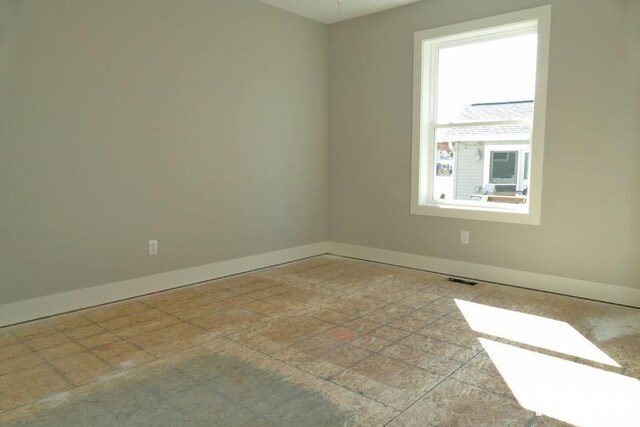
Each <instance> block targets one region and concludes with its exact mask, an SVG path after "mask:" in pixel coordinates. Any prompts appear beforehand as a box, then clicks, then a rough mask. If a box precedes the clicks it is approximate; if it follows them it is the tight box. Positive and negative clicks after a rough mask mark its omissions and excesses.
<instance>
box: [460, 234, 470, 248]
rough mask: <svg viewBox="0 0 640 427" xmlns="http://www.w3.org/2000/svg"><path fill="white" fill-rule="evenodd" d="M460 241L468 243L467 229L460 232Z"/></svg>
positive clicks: (464, 243)
mask: <svg viewBox="0 0 640 427" xmlns="http://www.w3.org/2000/svg"><path fill="white" fill-rule="evenodd" d="M460 243H462V244H463V245H468V244H469V232H468V231H461V232H460Z"/></svg>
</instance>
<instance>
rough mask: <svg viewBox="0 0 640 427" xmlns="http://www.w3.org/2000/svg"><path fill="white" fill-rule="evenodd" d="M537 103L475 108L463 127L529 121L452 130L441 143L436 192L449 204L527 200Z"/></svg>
mask: <svg viewBox="0 0 640 427" xmlns="http://www.w3.org/2000/svg"><path fill="white" fill-rule="evenodd" d="M532 118H533V101H512V102H497V103H482V104H472V105H470V106H468V107H466V108H465V109H464V110H463V111H462V112H461V114H460V116H459V117H458V119H457V120H456V121H457V122H494V121H500V120H524V121H525V123H524V124H518V125H509V126H490V125H487V126H473V127H459V128H452V129H449V130H448V131H446V132H445V133H444V135H443V136H442V137H441V138H439V139H438V151H439V153H452V155H451V156H437V160H436V162H437V164H436V170H437V171H444V170H446V171H448V172H449V173H448V174H444V173H442V174H441V173H436V175H437V176H436V187H437V188H438V190H437V191H439V192H440V194H444V197H446V198H452V199H456V200H469V199H471V198H472V196H477V195H481V194H505V195H514V194H516V192H519V193H520V194H526V191H527V188H528V186H529V176H528V174H529V157H530V154H529V153H530V136H531V125H530V124H527V123H526V121H527V120H530V119H532ZM436 194H438V193H436Z"/></svg>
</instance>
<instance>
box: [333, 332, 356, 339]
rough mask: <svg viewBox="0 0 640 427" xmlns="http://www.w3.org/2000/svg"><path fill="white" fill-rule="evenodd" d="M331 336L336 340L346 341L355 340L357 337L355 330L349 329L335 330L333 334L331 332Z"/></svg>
mask: <svg viewBox="0 0 640 427" xmlns="http://www.w3.org/2000/svg"><path fill="white" fill-rule="evenodd" d="M331 336H332V337H333V339H334V340H336V341H344V342H348V341H353V340H355V339H356V334H355V332H353V331H347V330H339V331H335V332H334V333H333V334H331Z"/></svg>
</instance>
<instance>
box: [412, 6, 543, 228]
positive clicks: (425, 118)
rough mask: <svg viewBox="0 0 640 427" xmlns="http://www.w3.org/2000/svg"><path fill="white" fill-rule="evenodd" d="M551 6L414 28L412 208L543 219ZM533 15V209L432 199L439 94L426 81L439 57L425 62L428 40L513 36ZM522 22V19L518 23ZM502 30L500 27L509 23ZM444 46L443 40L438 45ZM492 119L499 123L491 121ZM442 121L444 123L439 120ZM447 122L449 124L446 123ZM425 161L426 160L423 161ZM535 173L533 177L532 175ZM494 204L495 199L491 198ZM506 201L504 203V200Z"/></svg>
mask: <svg viewBox="0 0 640 427" xmlns="http://www.w3.org/2000/svg"><path fill="white" fill-rule="evenodd" d="M550 20H551V6H550V5H547V6H541V7H536V8H532V9H526V10H521V11H517V12H512V13H506V14H503V15H497V16H492V17H489V18H483V19H478V20H474V21H468V22H463V23H459V24H453V25H447V26H444V27H438V28H432V29H427V30H423V31H418V32H416V33H415V34H414V82H413V87H414V92H413V142H412V156H411V157H412V171H411V214H414V215H429V216H439V217H449V218H460V219H474V220H482V221H497V222H507V223H518V224H529V225H539V224H540V212H541V197H542V163H543V156H544V135H545V112H546V98H547V96H546V95H547V72H548V63H549V34H550ZM532 21H537V33H538V52H537V65H536V89H535V103H534V120H533V124H532V131H531V140H530V154H529V156H530V165H529V166H530V168H529V183H530V185H529V189H528V203H527V205H528V212H523V211H518V210H509V211H507V210H506V209H513V208H514V207H513V206H507V205H508V204H504V205H503V204H501V203H496V206H495V208H494V207H493V206H491V207H489V206H469V205H468V204H465V202H462V203H457V202H456V201H453V200H450V201H447V203H446V204H443V203H438V202H437V201H434V200H430V199H428V198H427V197H426V195H425V187H426V183H427V177H430V176H432V175H433V174H432V173H433V169H434V167H435V166H434V165H430V163H429V162H428V161H427V160H428V159H429V157H430V154H429V150H428V146H429V144H428V142H427V135H428V134H429V133H433V132H434V131H435V127H434V126H433V123H434V121H432V120H431V114H433V113H434V112H435V108H434V107H435V105H434V104H435V101H436V96H429V97H428V99H425V91H424V90H423V87H424V85H425V84H426V85H432V84H433V83H432V78H431V76H432V75H433V72H434V70H435V68H434V67H436V66H437V61H429V65H430V67H423V63H424V58H425V54H426V55H429V54H430V52H427V50H428V49H425V48H424V43H425V41H431V42H433V41H436V40H437V39H440V38H445V37H446V38H449V39H450V40H449V41H448V42H447V43H446V45H447V46H448V45H449V44H451V45H454V44H456V43H460V42H461V41H465V42H466V41H467V40H468V38H469V37H476V36H477V37H479V38H482V37H491V38H492V39H495V38H496V34H498V36H497V37H500V36H509V35H512V34H514V32H518V33H522V31H523V29H524V28H527V27H530V26H531V22H532ZM518 24H521V25H518ZM507 26H508V29H506V31H504V32H503V33H501V32H500V27H507ZM439 47H440V46H439ZM492 124H498V123H497V122H496V123H492ZM438 126H439V127H442V126H443V125H438ZM444 126H447V125H444ZM431 163H434V162H431ZM423 165H427V167H424V166H423ZM532 178H533V179H532ZM492 205H493V204H492ZM499 205H503V206H499Z"/></svg>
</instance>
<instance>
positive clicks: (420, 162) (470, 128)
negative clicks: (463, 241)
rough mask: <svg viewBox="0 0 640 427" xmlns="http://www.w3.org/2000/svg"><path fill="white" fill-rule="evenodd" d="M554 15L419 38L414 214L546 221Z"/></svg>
mask: <svg viewBox="0 0 640 427" xmlns="http://www.w3.org/2000/svg"><path fill="white" fill-rule="evenodd" d="M549 16H550V6H544V7H540V8H535V9H529V10H525V11H520V12H515V13H510V14H506V15H500V16H496V17H492V18H486V19H481V20H478V21H472V22H466V23H462V24H456V25H451V26H447V27H441V28H436V29H431V30H425V31H420V32H418V33H416V38H415V45H416V46H415V71H414V72H415V93H414V142H413V144H414V146H413V180H412V196H411V197H412V206H411V207H412V209H411V212H412V213H414V214H425V215H437V216H451V217H457V218H469V219H480V220H490V221H505V222H517V223H525V224H538V223H539V218H540V197H541V183H542V153H543V142H544V141H543V138H544V114H545V95H546V74H547V56H548V53H547V52H548V44H549Z"/></svg>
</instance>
